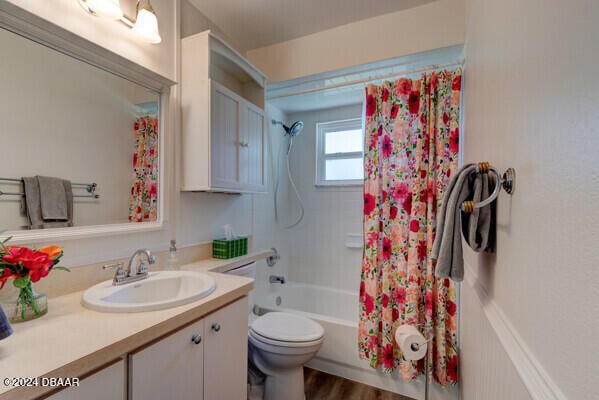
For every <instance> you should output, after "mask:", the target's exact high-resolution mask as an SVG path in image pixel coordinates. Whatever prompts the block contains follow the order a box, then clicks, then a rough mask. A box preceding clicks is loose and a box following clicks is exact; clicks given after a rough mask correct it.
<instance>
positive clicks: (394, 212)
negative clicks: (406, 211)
mask: <svg viewBox="0 0 599 400" xmlns="http://www.w3.org/2000/svg"><path fill="white" fill-rule="evenodd" d="M389 216H390V217H391V219H395V218H397V207H395V206H391V209H390V210H389Z"/></svg>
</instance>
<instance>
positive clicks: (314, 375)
mask: <svg viewBox="0 0 599 400" xmlns="http://www.w3.org/2000/svg"><path fill="white" fill-rule="evenodd" d="M304 390H305V391H306V400H413V399H410V398H409V397H405V396H401V395H399V394H395V393H391V392H387V391H385V390H381V389H378V388H375V387H372V386H368V385H365V384H363V383H358V382H354V381H350V380H349V379H344V378H340V377H338V376H334V375H329V374H327V373H324V372H320V371H317V370H315V369H310V368H304Z"/></svg>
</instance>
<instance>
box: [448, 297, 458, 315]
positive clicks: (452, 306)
mask: <svg viewBox="0 0 599 400" xmlns="http://www.w3.org/2000/svg"><path fill="white" fill-rule="evenodd" d="M445 309H446V310H447V312H448V313H449V315H451V316H454V315H455V312H456V310H457V306H456V304H455V303H454V302H453V301H451V300H447V303H446V304H445Z"/></svg>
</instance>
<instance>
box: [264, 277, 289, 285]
mask: <svg viewBox="0 0 599 400" xmlns="http://www.w3.org/2000/svg"><path fill="white" fill-rule="evenodd" d="M268 281H269V282H270V283H280V284H283V283H285V277H284V276H278V275H271V276H269V277H268Z"/></svg>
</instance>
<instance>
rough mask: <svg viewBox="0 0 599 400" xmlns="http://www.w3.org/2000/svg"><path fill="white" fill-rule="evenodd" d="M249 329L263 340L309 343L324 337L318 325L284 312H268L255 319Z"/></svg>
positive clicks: (321, 328) (299, 316)
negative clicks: (263, 338)
mask: <svg viewBox="0 0 599 400" xmlns="http://www.w3.org/2000/svg"><path fill="white" fill-rule="evenodd" d="M250 329H251V330H252V331H254V332H256V333H257V334H258V335H260V336H263V337H265V338H269V339H274V340H280V341H284V342H310V341H313V340H318V339H320V338H321V337H322V336H323V335H324V329H323V327H322V326H320V324H318V323H317V322H315V321H312V320H311V319H309V318H306V317H302V316H301V315H295V314H290V313H285V312H269V313H266V314H264V315H263V316H261V317H259V318H256V319H255V320H254V322H252V324H251V325H250Z"/></svg>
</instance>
